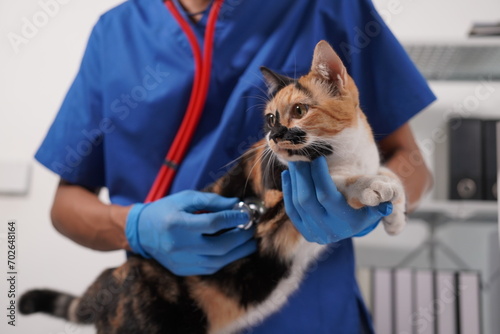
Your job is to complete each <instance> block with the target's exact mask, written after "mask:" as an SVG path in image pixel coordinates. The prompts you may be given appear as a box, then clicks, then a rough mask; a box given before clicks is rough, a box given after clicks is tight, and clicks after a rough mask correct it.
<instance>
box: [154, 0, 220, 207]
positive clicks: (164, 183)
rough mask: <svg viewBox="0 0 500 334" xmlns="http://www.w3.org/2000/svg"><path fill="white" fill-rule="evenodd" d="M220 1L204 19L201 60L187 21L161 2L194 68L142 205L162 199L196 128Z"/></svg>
mask: <svg viewBox="0 0 500 334" xmlns="http://www.w3.org/2000/svg"><path fill="white" fill-rule="evenodd" d="M223 2H224V0H214V2H213V4H212V8H211V10H210V13H209V16H208V21H207V27H206V30H205V39H204V45H203V57H202V54H201V50H200V46H199V45H198V41H197V39H196V35H195V34H194V32H193V30H192V29H191V26H190V24H189V22H187V21H186V20H185V19H184V18H183V17H182V15H181V14H180V13H179V11H178V10H177V8H176V7H175V5H174V3H173V2H172V1H171V0H167V1H165V6H166V7H167V9H168V10H169V11H170V13H171V14H172V16H173V17H174V18H175V20H176V21H177V22H178V23H179V26H180V27H181V28H182V30H183V31H184V33H185V34H186V37H187V38H188V41H189V44H190V45H191V49H192V52H193V57H194V66H195V67H194V79H193V88H192V90H191V96H190V98H189V104H188V107H187V110H186V114H185V115H184V118H183V120H182V123H181V125H180V127H179V130H178V131H177V134H176V135H175V138H174V140H173V142H172V146H171V147H170V149H169V151H168V153H167V156H166V157H165V164H163V165H162V167H161V168H160V171H159V172H158V175H157V176H156V179H155V181H154V183H153V185H152V187H151V189H150V190H149V193H148V196H147V197H146V200H145V202H146V203H149V202H152V201H155V200H158V199H160V198H162V197H163V196H165V194H166V193H167V191H168V190H169V189H170V186H171V185H172V182H173V180H174V177H175V173H176V166H178V165H180V163H181V161H182V159H183V158H184V156H185V154H186V152H187V149H188V146H189V143H190V142H191V139H192V138H193V135H194V131H195V130H196V126H197V125H198V123H199V121H200V119H201V115H202V112H203V108H204V106H205V102H206V100H207V95H208V86H209V83H210V72H211V68H212V51H213V40H214V34H215V24H216V22H217V17H218V15H219V11H220V8H221V6H222V3H223Z"/></svg>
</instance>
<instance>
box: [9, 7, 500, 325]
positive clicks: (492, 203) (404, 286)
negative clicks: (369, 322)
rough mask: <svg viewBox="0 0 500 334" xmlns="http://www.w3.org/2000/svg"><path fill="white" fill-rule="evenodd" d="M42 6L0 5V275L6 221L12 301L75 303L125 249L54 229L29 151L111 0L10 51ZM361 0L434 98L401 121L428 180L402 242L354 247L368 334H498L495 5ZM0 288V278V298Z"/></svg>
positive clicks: (49, 176) (499, 114) (499, 11)
mask: <svg viewBox="0 0 500 334" xmlns="http://www.w3.org/2000/svg"><path fill="white" fill-rule="evenodd" d="M41 2H43V1H38V0H25V1H16V2H11V1H5V0H4V1H0V22H1V24H0V36H2V38H0V63H1V64H2V65H1V70H0V73H1V74H0V92H1V101H2V103H3V107H2V108H1V110H0V226H1V229H0V267H1V268H2V273H3V274H4V275H6V272H7V268H6V267H7V228H6V226H7V223H8V221H9V220H15V221H16V223H17V246H18V253H17V266H18V268H17V270H18V280H17V291H18V292H23V291H25V290H27V289H31V288H34V287H40V286H43V287H57V288H58V289H60V290H64V291H67V292H71V293H74V294H80V293H81V292H83V291H84V289H85V288H86V287H87V286H88V284H89V283H90V282H92V281H93V280H94V279H95V277H96V276H97V275H98V274H99V273H100V272H101V271H102V270H103V269H104V268H108V267H112V266H117V265H119V264H120V263H122V262H123V260H124V252H121V251H114V252H104V253H103V252H97V251H92V250H89V249H87V248H84V247H81V246H79V245H77V244H76V243H74V242H72V241H70V240H69V239H67V238H65V237H63V236H62V235H61V234H59V233H58V232H57V231H56V230H55V229H54V228H53V227H52V224H51V222H50V216H49V210H50V206H51V203H52V199H53V195H54V191H55V189H56V185H57V182H58V178H57V177H56V176H55V174H53V173H51V172H50V171H48V170H47V169H46V168H44V167H42V166H41V165H40V164H38V163H37V162H35V161H34V159H33V154H34V152H35V150H36V149H37V147H38V145H39V144H40V142H41V140H42V139H43V137H44V136H45V134H46V131H47V129H48V127H49V125H50V124H51V122H52V120H53V118H54V116H55V114H56V112H57V110H58V108H59V106H60V104H61V102H62V99H63V98H64V95H65V93H66V91H67V89H68V87H69V85H70V84H71V82H72V80H73V79H74V76H75V74H76V71H77V69H78V66H79V64H80V61H81V57H82V54H83V51H84V47H85V45H86V42H87V38H88V36H89V34H90V31H91V28H92V26H93V25H94V23H95V22H96V20H97V19H98V17H99V15H101V14H102V13H103V12H105V11H106V10H108V9H110V8H112V7H114V6H116V5H117V4H119V3H120V2H122V0H101V1H79V0H73V1H60V2H58V3H59V4H60V5H59V8H58V10H57V12H55V13H52V15H48V16H47V17H48V21H47V23H46V24H44V25H43V26H40V27H38V28H37V31H36V32H35V33H33V34H32V36H30V37H29V38H27V39H26V42H23V43H22V44H20V45H18V46H17V47H15V46H13V44H12V43H11V41H10V40H9V38H8V36H9V33H12V32H15V33H19V31H20V27H21V26H22V24H23V22H25V21H24V20H26V19H31V18H32V17H33V15H36V13H37V12H39V11H43V10H44V9H43V6H41V5H40V3H41ZM373 2H374V3H375V6H376V8H377V9H378V11H379V12H380V14H381V15H382V17H383V18H384V20H385V21H386V23H387V24H388V26H389V27H390V28H391V30H392V31H393V33H394V34H395V35H396V37H397V38H398V39H399V41H400V42H401V43H402V44H403V45H404V46H405V48H406V49H407V51H408V52H409V54H410V56H411V57H412V58H413V59H414V61H415V62H416V63H417V65H418V66H419V68H420V69H421V70H422V72H423V74H424V75H425V76H426V77H427V78H428V80H429V83H430V86H431V88H432V90H433V92H434V93H435V95H436V96H437V101H436V102H434V103H433V104H432V105H430V106H429V107H428V108H427V109H425V110H424V111H423V112H421V113H420V114H418V115H417V116H416V117H414V118H413V119H412V120H411V123H410V124H411V127H412V130H413V131H414V134H415V136H416V139H417V142H418V144H419V146H420V148H421V150H422V152H423V154H424V158H425V163H427V165H428V166H429V168H430V169H431V171H432V172H433V175H434V187H433V189H432V191H431V192H430V193H429V194H428V195H427V196H426V197H425V199H424V200H423V202H422V203H421V205H420V207H419V209H417V210H416V212H414V213H413V214H412V215H411V216H410V220H409V224H408V226H407V227H406V229H405V230H404V231H403V233H402V234H400V235H398V236H396V237H392V236H388V235H387V234H386V233H385V232H384V231H383V228H382V227H381V226H379V227H378V228H377V229H376V230H375V231H374V232H372V233H371V234H369V235H368V236H365V237H361V238H355V247H356V256H357V268H358V269H357V270H358V271H357V273H358V281H359V284H360V288H361V290H362V293H363V295H364V298H365V300H366V302H367V305H368V308H369V309H370V311H371V312H372V315H373V319H374V326H375V329H376V332H377V333H382V334H390V333H394V334H396V333H397V334H403V333H408V334H410V333H411V334H417V333H434V334H444V333H449V334H455V333H457V334H458V333H461V334H469V333H470V334H475V333H484V334H496V333H500V317H499V316H498V315H499V311H500V250H499V234H498V210H499V209H498V205H497V200H496V190H495V191H494V190H493V187H494V183H489V181H488V180H487V178H488V177H487V175H486V174H487V173H488V172H484V171H485V170H487V169H488V168H489V167H487V166H486V164H492V163H493V162H494V163H495V165H494V167H493V170H494V175H495V176H496V170H497V168H496V166H497V164H496V160H495V159H496V157H497V155H498V154H497V152H500V145H498V146H497V147H495V146H494V144H495V143H496V141H497V137H495V132H494V130H493V132H491V131H490V130H491V129H495V128H496V122H495V121H496V120H499V121H500V2H499V1H494V0H474V1H473V0H454V1H452V0H439V1H433V0H373ZM361 33H363V32H362V31H361ZM471 34H472V35H471ZM360 38H363V37H360ZM457 124H458V125H457ZM487 124H489V125H487ZM488 127H489V129H490V130H488V131H490V132H487V131H486V130H485V129H486V128H488ZM477 129H480V130H477ZM499 129H500V127H499ZM476 130H477V131H479V132H477V131H476ZM499 132H500V130H499ZM497 135H498V136H499V137H498V138H500V134H497ZM492 145H493V146H492ZM486 147H488V148H486ZM491 147H493V148H492V149H491V150H490V149H489V148H491ZM486 155H487V156H486ZM499 159H500V157H499ZM478 161H479V162H480V163H479V164H478V163H475V162H478ZM457 166H458V167H457ZM478 166H479V167H478ZM491 166H493V165H491ZM491 166H490V167H491ZM408 168H410V169H411V164H410V165H409V166H408ZM478 168H479V170H480V171H479V172H478ZM490 170H491V168H490ZM460 171H465V174H467V173H470V175H466V176H463V175H462V174H460V173H461V172H460ZM458 174H460V175H458ZM492 175H493V174H492ZM495 180H496V178H495ZM495 189H496V188H495ZM101 197H102V199H103V200H106V193H105V192H103V193H102V195H101ZM2 277H4V276H2ZM426 279H428V282H427V283H426V282H425V280H426ZM446 280H449V282H451V283H450V284H451V285H454V288H450V287H449V285H446V282H447V281H446ZM443 282H444V283H443ZM426 284H427V285H426ZM443 284H444V285H443ZM7 285H8V282H7V281H6V280H5V279H1V280H0V294H1V295H2V296H3V295H4V292H6V291H8V286H7ZM447 288H449V289H452V290H453V291H454V292H453V293H452V297H449V294H446V293H445V291H444V290H443V289H447ZM425 289H427V290H425ZM441 292H442V293H441ZM4 300H5V299H4V298H3V297H2V298H0V308H1V309H2V310H5V308H6V307H7V305H4V304H5V303H4ZM4 313H5V311H4V312H3V313H2V316H1V317H0V319H2V321H0V332H1V333H54V334H59V333H94V330H93V328H92V327H85V326H83V327H79V326H75V325H73V324H70V323H68V322H65V321H62V320H58V319H54V318H51V317H46V316H41V315H34V316H30V317H24V316H19V317H18V319H17V324H16V327H15V328H12V326H9V325H8V324H7V321H5V319H6V318H5V316H4Z"/></svg>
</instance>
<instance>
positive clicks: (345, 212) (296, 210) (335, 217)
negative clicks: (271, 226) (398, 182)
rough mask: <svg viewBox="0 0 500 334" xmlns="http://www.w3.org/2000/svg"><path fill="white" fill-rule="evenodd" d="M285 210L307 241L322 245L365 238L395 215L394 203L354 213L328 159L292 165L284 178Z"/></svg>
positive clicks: (292, 163) (321, 158) (282, 176)
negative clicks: (391, 215)
mask: <svg viewBox="0 0 500 334" xmlns="http://www.w3.org/2000/svg"><path fill="white" fill-rule="evenodd" d="M281 179H282V184H283V197H284V201H285V210H286V213H287V214H288V217H289V218H290V219H291V221H292V223H293V224H294V226H295V227H296V228H297V230H298V231H299V232H300V233H301V234H302V235H303V236H304V238H305V239H306V240H307V241H311V242H316V243H318V244H327V243H331V242H337V241H340V240H342V239H346V238H350V237H353V236H362V235H365V234H367V233H368V232H370V231H371V230H373V229H374V228H375V227H376V226H377V224H378V222H379V221H380V220H381V219H382V218H383V217H385V216H388V215H390V214H391V212H392V203H390V202H386V203H381V204H380V205H378V206H376V207H363V208H361V209H357V210H356V209H353V208H352V207H351V206H349V204H347V201H346V199H345V198H344V196H343V195H342V194H341V193H340V192H339V191H338V190H337V187H336V186H335V184H334V182H333V180H332V178H331V176H330V174H329V172H328V165H327V162H326V159H325V158H324V157H319V158H317V159H315V160H313V161H312V162H310V163H309V162H302V161H299V162H289V163H288V170H287V171H284V172H283V173H282V174H281Z"/></svg>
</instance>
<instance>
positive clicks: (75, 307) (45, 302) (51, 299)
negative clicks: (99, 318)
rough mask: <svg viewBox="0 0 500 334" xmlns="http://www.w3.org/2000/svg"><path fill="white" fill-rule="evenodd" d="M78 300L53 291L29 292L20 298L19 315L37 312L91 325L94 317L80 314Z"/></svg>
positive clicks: (85, 313) (83, 313)
mask: <svg viewBox="0 0 500 334" xmlns="http://www.w3.org/2000/svg"><path fill="white" fill-rule="evenodd" d="M81 306H82V305H80V298H77V297H75V296H72V295H69V294H67V293H63V292H58V291H54V290H45V289H44V290H29V291H28V292H26V293H24V294H23V295H22V296H21V299H20V301H19V311H20V312H21V314H32V313H37V312H42V313H46V314H49V315H52V316H55V317H59V318H64V319H66V320H69V321H72V322H78V323H83V324H91V323H93V320H94V317H89V316H88V313H87V312H81V311H82V310H81Z"/></svg>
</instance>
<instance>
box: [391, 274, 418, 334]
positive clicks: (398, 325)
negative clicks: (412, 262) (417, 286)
mask: <svg viewBox="0 0 500 334" xmlns="http://www.w3.org/2000/svg"><path fill="white" fill-rule="evenodd" d="M412 279H413V274H412V270H411V269H396V270H395V271H394V290H393V291H394V296H393V300H394V303H395V305H394V310H395V318H394V325H395V332H396V333H398V334H411V333H412V313H413V307H412V303H413V286H412Z"/></svg>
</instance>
